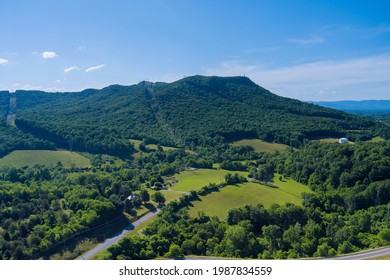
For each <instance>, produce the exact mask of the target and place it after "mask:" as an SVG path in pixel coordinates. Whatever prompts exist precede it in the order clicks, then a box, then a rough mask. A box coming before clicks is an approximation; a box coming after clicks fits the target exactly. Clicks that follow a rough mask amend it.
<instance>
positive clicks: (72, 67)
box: [64, 66, 79, 73]
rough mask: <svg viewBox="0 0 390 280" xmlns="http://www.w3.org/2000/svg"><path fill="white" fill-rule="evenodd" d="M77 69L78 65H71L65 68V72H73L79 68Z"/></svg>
mask: <svg viewBox="0 0 390 280" xmlns="http://www.w3.org/2000/svg"><path fill="white" fill-rule="evenodd" d="M77 69H79V68H78V67H77V66H71V67H68V68H65V69H64V73H69V72H72V71H74V70H77Z"/></svg>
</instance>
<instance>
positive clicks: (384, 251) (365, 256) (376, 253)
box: [333, 247, 390, 260]
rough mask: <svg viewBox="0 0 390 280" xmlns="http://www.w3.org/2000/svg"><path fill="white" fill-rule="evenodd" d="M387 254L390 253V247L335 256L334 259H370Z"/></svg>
mask: <svg viewBox="0 0 390 280" xmlns="http://www.w3.org/2000/svg"><path fill="white" fill-rule="evenodd" d="M385 255H390V247H385V248H380V249H375V250H371V251H366V252H361V253H356V254H350V255H346V256H340V257H336V258H333V259H334V260H368V259H372V258H377V257H381V256H385Z"/></svg>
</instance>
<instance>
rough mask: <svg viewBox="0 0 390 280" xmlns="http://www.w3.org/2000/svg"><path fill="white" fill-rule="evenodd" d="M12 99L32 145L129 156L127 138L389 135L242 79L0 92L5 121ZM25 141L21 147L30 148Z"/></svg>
mask: <svg viewBox="0 0 390 280" xmlns="http://www.w3.org/2000/svg"><path fill="white" fill-rule="evenodd" d="M11 95H12V98H16V100H14V103H15V104H16V107H15V108H13V109H12V111H13V112H12V113H13V114H14V115H15V116H16V118H15V124H16V128H15V127H14V130H15V129H18V131H19V132H22V133H24V134H27V135H31V136H33V137H35V138H36V139H40V141H37V142H36V144H34V146H33V147H35V146H36V147H42V145H49V144H50V143H51V144H53V145H55V146H56V147H65V148H66V147H69V146H72V147H73V148H74V149H77V150H80V151H89V152H96V153H108V154H118V155H129V154H131V153H132V145H131V143H130V142H129V139H131V138H132V139H139V140H143V139H144V140H146V141H149V142H154V143H160V144H166V145H174V146H177V147H196V146H197V145H207V143H211V142H213V141H214V143H215V141H225V142H228V141H233V140H237V139H244V138H260V139H263V140H266V141H271V142H273V141H275V142H278V143H284V144H288V145H291V146H294V147H299V146H301V145H302V143H303V142H304V140H305V139H312V138H318V137H342V136H346V135H348V137H349V138H351V139H359V138H362V137H363V138H367V137H371V136H376V135H381V136H382V137H384V138H389V137H390V132H389V127H387V126H384V125H382V124H380V123H378V122H376V121H374V120H372V119H369V118H365V117H360V116H355V115H351V114H347V113H345V112H341V111H337V110H333V109H329V108H324V107H321V106H317V105H313V104H308V103H306V102H301V101H298V100H294V99H289V98H284V97H281V96H278V95H275V94H273V93H271V92H270V91H268V90H266V89H264V88H262V87H261V86H259V85H257V84H255V83H254V82H252V81H251V80H250V79H248V78H246V77H215V76H214V77H205V76H192V77H187V78H184V79H181V80H178V81H176V82H172V83H151V82H141V83H139V84H136V85H131V86H121V85H112V86H109V87H106V88H103V89H101V90H95V89H88V90H84V91H82V92H66V93H48V92H43V91H16V92H15V93H12V94H10V93H8V92H0V101H1V102H0V110H2V111H3V116H4V117H5V116H6V115H7V113H8V114H9V110H10V109H9V108H11V107H10V106H8V107H7V105H8V104H9V103H10V102H8V101H7V100H9V98H11V97H10V96H11ZM7 108H8V111H7ZM0 126H1V125H0ZM3 130H4V133H6V129H5V128H4V124H3ZM19 134H20V133H19ZM19 134H16V132H15V131H13V132H10V133H8V134H7V135H8V136H9V137H8V136H7V139H8V140H7V139H6V140H7V141H6V142H7V144H3V147H4V152H5V151H10V150H12V149H13V141H12V135H19ZM18 137H19V138H20V136H18ZM0 138H1V135H0ZM29 139H31V137H30V138H29ZM210 140H212V141H211V142H210ZM42 141H44V142H42ZM47 141H48V142H47ZM30 142H31V141H30V140H27V139H26V141H24V142H23V143H25V144H23V143H21V144H20V145H25V147H26V148H31V145H30V144H29V143H30ZM49 146H50V145H49ZM0 148H1V147H0ZM0 152H1V149H0Z"/></svg>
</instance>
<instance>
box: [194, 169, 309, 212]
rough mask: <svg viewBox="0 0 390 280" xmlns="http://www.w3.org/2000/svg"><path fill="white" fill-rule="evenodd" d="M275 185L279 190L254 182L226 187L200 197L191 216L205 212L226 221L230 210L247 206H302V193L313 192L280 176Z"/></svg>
mask: <svg viewBox="0 0 390 280" xmlns="http://www.w3.org/2000/svg"><path fill="white" fill-rule="evenodd" d="M274 184H275V185H277V186H278V188H272V187H267V186H264V185H261V184H257V183H252V182H248V183H243V184H240V185H237V186H226V187H224V188H222V189H220V191H219V192H215V193H211V194H209V195H207V196H203V197H200V198H201V201H194V202H193V203H192V204H193V207H190V211H189V212H190V215H191V216H193V217H196V216H197V214H198V212H200V211H204V212H205V213H206V214H207V215H210V216H218V217H219V218H220V219H224V218H225V217H226V214H227V212H228V211H229V210H230V209H232V208H236V207H240V206H243V205H245V204H251V205H257V204H263V205H264V206H265V207H269V206H271V205H272V204H274V203H277V204H280V205H282V204H284V203H286V202H290V203H294V204H297V205H301V203H302V198H301V193H303V192H311V191H310V189H309V188H308V187H307V186H305V185H303V184H300V183H298V182H295V181H294V180H291V179H284V180H283V181H280V180H279V175H278V174H275V178H274Z"/></svg>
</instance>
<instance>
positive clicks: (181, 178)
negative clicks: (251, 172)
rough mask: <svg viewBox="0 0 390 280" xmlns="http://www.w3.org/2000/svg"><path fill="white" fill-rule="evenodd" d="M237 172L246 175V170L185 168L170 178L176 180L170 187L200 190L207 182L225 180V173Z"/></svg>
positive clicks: (182, 190) (181, 189)
mask: <svg viewBox="0 0 390 280" xmlns="http://www.w3.org/2000/svg"><path fill="white" fill-rule="evenodd" d="M228 173H230V174H235V173H238V175H240V176H244V177H247V176H248V172H243V171H230V170H224V169H195V170H185V171H183V172H180V173H179V174H175V176H174V177H172V178H171V179H173V180H175V181H177V183H175V184H173V186H172V187H171V189H172V190H174V191H181V192H189V191H196V190H200V189H201V188H203V187H204V186H207V185H208V184H209V183H215V184H220V183H222V182H224V181H225V176H226V174H228Z"/></svg>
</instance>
